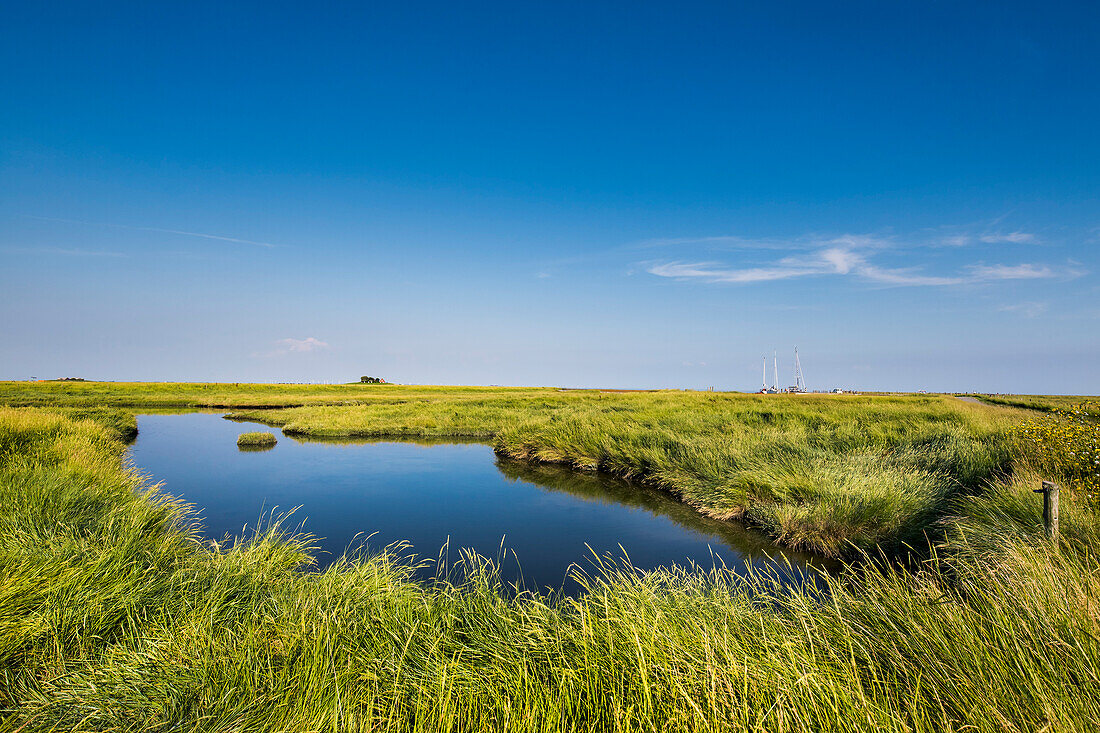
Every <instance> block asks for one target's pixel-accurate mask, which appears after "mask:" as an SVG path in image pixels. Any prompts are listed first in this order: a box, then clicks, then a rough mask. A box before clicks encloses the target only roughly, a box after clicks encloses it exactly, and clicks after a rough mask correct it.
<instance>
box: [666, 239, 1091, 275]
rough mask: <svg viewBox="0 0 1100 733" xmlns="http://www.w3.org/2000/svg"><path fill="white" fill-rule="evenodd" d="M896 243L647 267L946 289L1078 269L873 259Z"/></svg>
mask: <svg viewBox="0 0 1100 733" xmlns="http://www.w3.org/2000/svg"><path fill="white" fill-rule="evenodd" d="M888 249H894V250H895V251H897V249H898V248H897V246H896V245H895V244H894V243H893V242H892V241H890V240H884V239H881V238H877V237H873V236H866V235H844V236H841V237H834V238H832V239H828V240H819V241H818V242H817V247H816V249H815V250H814V251H812V252H808V253H806V254H799V255H791V256H787V257H783V258H780V259H778V260H775V261H774V262H770V263H766V264H761V265H755V266H753V267H728V266H725V265H723V264H721V263H718V262H713V261H701V262H684V261H671V262H650V263H646V267H645V269H646V271H647V272H648V273H650V274H651V275H656V276H658V277H667V278H673V279H677V280H693V279H694V280H702V281H703V282H709V283H733V284H748V283H758V282H768V281H774V280H789V279H792V278H803V277H814V276H830V275H831V276H854V277H857V278H859V279H861V280H864V281H867V282H870V283H874V284H877V285H882V286H889V287H920V286H923V287H945V286H952V285H968V284H977V283H986V282H994V281H999V280H1032V279H1041V278H1053V277H1073V276H1076V275H1080V274H1082V273H1081V272H1079V271H1072V270H1063V271H1059V270H1056V269H1055V268H1052V267H1050V266H1048V265H1037V264H1032V263H1023V264H1016V265H1005V264H992V265H987V264H984V263H981V264H973V265H969V266H967V267H965V268H964V269H963V271H962V272H958V273H952V274H929V273H926V272H923V271H922V270H921V269H920V268H916V267H902V268H898V267H884V266H882V265H879V264H876V263H875V262H873V260H874V258H875V257H876V256H878V255H879V254H880V253H881V252H883V251H885V250H888Z"/></svg>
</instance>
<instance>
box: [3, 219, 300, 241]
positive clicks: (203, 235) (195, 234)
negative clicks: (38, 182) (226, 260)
mask: <svg viewBox="0 0 1100 733" xmlns="http://www.w3.org/2000/svg"><path fill="white" fill-rule="evenodd" d="M24 217H25V218H27V219H37V220H38V221H56V222H61V223H63V224H82V225H85V226H103V227H112V228H114V229H128V230H130V231H135V232H157V233H159V234H175V235H178V236H182V237H198V238H199V239H215V240H217V241H219V242H233V243H235V244H251V245H255V246H257V247H269V248H271V247H279V246H280V245H278V244H272V243H271V242H259V241H256V240H254V239H240V238H238V237H227V236H225V235H222V234H209V233H207V232H188V231H184V230H182V229H162V228H160V227H140V226H133V225H131V224H115V223H112V222H95V221H79V220H77V219H58V218H55V217H51V216H31V215H30V214H25V215H24Z"/></svg>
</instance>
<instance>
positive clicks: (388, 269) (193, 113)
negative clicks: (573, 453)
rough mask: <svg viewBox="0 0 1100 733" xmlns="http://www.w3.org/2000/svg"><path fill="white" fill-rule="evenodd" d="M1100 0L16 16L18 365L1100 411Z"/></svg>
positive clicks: (4, 208) (7, 99)
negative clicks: (1049, 395)
mask: <svg viewBox="0 0 1100 733" xmlns="http://www.w3.org/2000/svg"><path fill="white" fill-rule="evenodd" d="M1097 8H1098V6H1097V5H1096V4H1094V3H1085V2H1082V3H1075V4H1063V3H1056V2H1046V3H1027V4H1019V3H1011V2H990V3H955V2H914V3H894V2H877V1H876V2H867V3H855V2H853V3H839V4H833V3H819V2H815V3H714V4H696V3H665V4H660V5H658V4H647V3H615V4H604V3H592V2H584V3H562V2H555V3H545V4H542V3H537V4H536V3H499V4H471V3H454V2H448V3H438V4H436V3H425V2H420V3H344V4H333V3H296V4H294V3H279V2H263V3H255V4H253V3H223V2H219V3H200V2H193V3H175V4H169V3H146V2H141V3H132V4H131V3H93V2H86V3H83V2H82V3H55V2H41V3H7V4H5V6H4V9H3V10H2V11H0V64H2V67H3V69H4V73H3V74H2V75H0V99H2V100H3V102H2V104H3V107H2V109H3V114H0V263H2V266H0V343H3V348H2V349H0V377H3V378H28V377H31V376H37V377H39V378H47V377H59V376H83V377H87V378H94V379H118V380H122V379H151V380H218V381H238V380H240V381H244V380H259V381H283V380H287V381H299V380H304V381H326V380H328V381H347V380H350V379H357V378H358V377H359V376H360V375H362V374H371V375H381V376H383V377H386V378H388V379H390V380H392V381H398V382H406V383H449V384H497V383H499V384H520V385H603V386H617V387H687V388H706V387H710V386H714V387H716V388H719V389H745V390H750V389H755V388H756V387H757V386H759V382H760V359H761V356H762V355H763V354H764V353H768V354H770V353H771V352H772V350H773V349H778V350H779V356H780V370H781V378H782V381H784V382H787V381H789V379H790V367H791V358H790V353H791V349H792V348H793V347H794V346H795V345H797V346H798V348H799V352H800V354H801V357H802V364H803V368H804V371H805V372H806V377H807V382H808V383H809V386H810V387H817V388H829V387H833V386H838V385H840V386H851V387H860V388H866V389H870V388H876V389H922V388H923V389H929V390H983V391H1017V392H1085V393H1092V394H1095V393H1097V392H1100V280H1098V276H1100V275H1098V273H1100V256H1098V251H1100V133H1098V131H1100V43H1098V42H1097V38H1100V11H1098V9H1097Z"/></svg>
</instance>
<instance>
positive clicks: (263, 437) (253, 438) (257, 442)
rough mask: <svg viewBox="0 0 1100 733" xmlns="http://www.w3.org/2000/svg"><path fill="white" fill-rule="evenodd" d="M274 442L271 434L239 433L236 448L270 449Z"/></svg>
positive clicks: (275, 440)
mask: <svg viewBox="0 0 1100 733" xmlns="http://www.w3.org/2000/svg"><path fill="white" fill-rule="evenodd" d="M276 442H277V439H276V438H275V436H274V435H272V434H271V433H263V432H255V433H241V434H240V435H239V436H237V446H238V447H240V448H270V447H271V446H273V445H275V443H276Z"/></svg>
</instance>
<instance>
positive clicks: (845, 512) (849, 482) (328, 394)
mask: <svg viewBox="0 0 1100 733" xmlns="http://www.w3.org/2000/svg"><path fill="white" fill-rule="evenodd" d="M3 403H7V404H10V405H13V406H17V405H30V404H37V405H58V406H63V407H65V408H66V409H91V408H89V407H87V406H88V405H94V404H100V403H101V404H104V405H108V406H113V408H114V409H118V407H119V406H123V405H125V406H129V407H130V408H131V409H142V408H143V407H144V408H146V409H148V408H152V407H156V408H163V407H166V406H173V405H175V406H177V407H214V406H220V407H227V406H228V407H231V406H237V407H238V408H239V409H238V410H237V411H235V412H234V413H233V414H234V415H235V416H237V417H240V418H247V419H250V420H256V421H259V422H263V423H266V424H268V425H272V426H277V427H281V428H282V429H283V431H284V432H285V433H287V434H288V435H294V436H303V437H315V438H341V437H377V436H404V437H457V436H461V437H468V438H479V439H483V440H486V441H490V442H493V443H494V445H495V447H496V449H497V450H498V452H499V453H501V454H502V455H505V456H508V457H511V458H515V459H521V460H527V461H536V462H551V463H560V464H564V465H567V466H570V467H572V468H575V469H579V470H599V471H605V472H608V473H612V474H615V475H618V476H622V477H625V478H629V479H633V480H638V481H643V482H646V483H649V484H650V485H652V486H655V487H657V488H660V489H661V490H663V491H667V492H669V493H670V494H671V495H673V496H675V497H677V498H678V499H680V500H682V501H684V502H685V503H687V504H688V505H690V506H691V507H693V508H694V509H695V510H697V511H699V512H700V513H702V514H703V515H705V516H707V517H710V518H713V519H718V520H737V521H743V522H746V523H747V524H749V525H751V526H753V527H756V528H759V529H761V530H763V531H764V532H765V533H767V534H768V535H769V536H770V537H772V538H773V539H774V540H776V541H777V542H779V543H781V544H783V545H786V546H788V547H793V548H799V549H805V550H811V551H814V552H819V553H823V554H826V555H830V556H833V557H839V556H845V555H851V554H853V553H854V552H857V551H859V550H865V549H869V548H872V547H886V548H887V549H890V548H897V547H899V546H902V545H904V544H917V545H921V544H924V543H925V540H924V537H923V534H924V533H925V532H926V531H927V530H928V528H929V527H933V526H934V525H935V524H936V522H937V521H938V520H939V519H940V518H942V517H943V515H944V513H945V512H946V510H947V507H948V506H949V504H950V502H951V501H952V499H953V498H954V497H957V496H959V495H962V494H965V493H968V492H973V491H975V490H976V489H977V488H978V487H979V486H980V485H981V483H982V482H983V481H987V480H989V479H991V478H994V477H996V476H998V475H999V474H1000V473H1002V472H1004V471H1005V470H1007V468H1008V448H1007V443H1006V441H1005V440H1004V436H1005V434H1006V431H1007V429H1008V427H1009V426H1010V425H1011V424H1012V423H1013V421H1014V420H1018V419H1019V418H1018V416H1016V415H1014V414H1013V413H1012V412H1011V411H1007V410H998V409H994V408H990V407H986V406H983V405H976V404H972V403H966V402H963V401H962V400H958V399H955V398H953V397H950V396H940V395H918V396H912V395H911V396H885V395H883V396H858V397H857V396H813V395H741V394H722V393H707V392H681V391H659V392H647V393H606V392H600V391H597V390H557V389H516V388H483V387H461V388H459V387H401V386H394V385H341V386H301V385H231V384H229V385H226V384H220V385H197V384H164V385H157V384H114V383H94V382H85V383H46V384H37V383H36V384H30V383H16V382H7V383H0V404H3ZM247 406H251V407H261V408H262V409H255V410H252V411H249V410H247V409H244V408H245V407H247Z"/></svg>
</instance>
